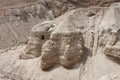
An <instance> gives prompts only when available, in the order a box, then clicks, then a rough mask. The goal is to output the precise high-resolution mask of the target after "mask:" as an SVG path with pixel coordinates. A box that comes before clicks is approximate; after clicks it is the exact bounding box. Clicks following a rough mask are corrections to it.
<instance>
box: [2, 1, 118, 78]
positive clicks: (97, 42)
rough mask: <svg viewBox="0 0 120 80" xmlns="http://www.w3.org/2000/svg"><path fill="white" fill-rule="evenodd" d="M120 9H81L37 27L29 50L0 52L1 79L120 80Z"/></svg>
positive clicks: (116, 5) (28, 46)
mask: <svg viewBox="0 0 120 80" xmlns="http://www.w3.org/2000/svg"><path fill="white" fill-rule="evenodd" d="M108 1H109V0H108ZM119 9H120V3H117V4H116V3H115V4H113V5H112V6H110V7H96V8H95V7H93V8H79V9H75V10H72V11H68V12H66V13H65V14H63V15H61V16H60V17H57V18H55V19H53V20H48V21H45V22H42V23H39V24H37V25H36V26H34V27H33V28H32V32H31V37H30V38H29V40H28V44H27V45H26V46H21V47H18V48H17V49H13V50H10V51H0V56H1V57H0V79H2V80H5V79H6V80H7V79H11V80H19V79H21V80H26V79H27V80H34V79H35V80H61V79H62V80H119V76H120V75H119V72H120V64H119V62H120V57H119V56H120V54H119V51H120V50H119V49H120V44H119V37H120V36H119V33H120V30H119V26H120V23H119V21H120V19H119V16H120V15H119V14H120V12H119ZM44 70H47V71H44ZM46 76H47V77H46Z"/></svg>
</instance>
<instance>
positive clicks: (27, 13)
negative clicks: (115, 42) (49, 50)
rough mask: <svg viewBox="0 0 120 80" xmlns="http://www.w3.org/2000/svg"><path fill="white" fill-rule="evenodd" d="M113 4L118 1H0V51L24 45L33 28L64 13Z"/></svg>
mask: <svg viewBox="0 0 120 80" xmlns="http://www.w3.org/2000/svg"><path fill="white" fill-rule="evenodd" d="M114 2H119V0H64V1H63V0H0V7H1V8H0V34H1V35H0V43H1V45H0V49H3V48H8V47H11V46H15V45H19V44H21V43H26V41H27V40H28V36H29V35H30V30H31V28H32V27H33V26H35V25H36V24H38V23H40V22H43V21H45V20H51V19H53V18H56V17H59V16H60V15H62V14H64V13H65V12H66V11H69V10H73V9H76V8H80V7H84V8H86V7H96V6H97V7H98V6H99V7H108V6H110V5H111V4H112V3H114ZM8 32H9V33H8ZM7 37H9V39H8V38H7Z"/></svg>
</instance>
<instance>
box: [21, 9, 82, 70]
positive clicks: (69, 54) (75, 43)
mask: <svg viewBox="0 0 120 80" xmlns="http://www.w3.org/2000/svg"><path fill="white" fill-rule="evenodd" d="M77 13H79V11H73V12H72V13H70V14H65V15H64V16H67V17H66V18H62V16H61V17H60V18H57V19H56V20H57V22H56V20H53V21H46V22H43V23H41V24H38V25H36V26H35V27H34V28H33V29H32V37H31V38H30V40H29V42H28V46H27V48H26V50H25V54H23V55H24V56H23V58H34V57H39V56H41V57H42V58H41V67H42V68H43V69H49V68H50V67H52V66H54V64H56V63H60V64H61V65H63V66H64V67H67V68H69V67H72V66H73V65H74V64H75V63H77V62H79V61H80V60H82V58H83V48H84V40H83V34H82V33H81V31H80V29H79V28H78V27H77V26H75V25H73V23H70V22H74V21H73V20H72V18H73V17H74V15H73V14H75V17H76V19H77V20H80V17H78V18H77V16H76V14H77ZM61 19H63V20H62V21H61ZM21 57H22V56H21Z"/></svg>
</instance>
